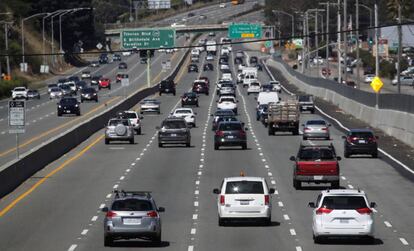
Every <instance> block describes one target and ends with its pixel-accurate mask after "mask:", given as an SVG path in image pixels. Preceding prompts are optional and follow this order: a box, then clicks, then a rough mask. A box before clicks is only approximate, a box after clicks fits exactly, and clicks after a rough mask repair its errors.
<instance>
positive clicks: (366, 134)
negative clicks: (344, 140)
mask: <svg viewBox="0 0 414 251" xmlns="http://www.w3.org/2000/svg"><path fill="white" fill-rule="evenodd" d="M349 135H350V136H352V137H358V138H371V137H373V136H374V135H373V134H372V132H350V133H349Z"/></svg>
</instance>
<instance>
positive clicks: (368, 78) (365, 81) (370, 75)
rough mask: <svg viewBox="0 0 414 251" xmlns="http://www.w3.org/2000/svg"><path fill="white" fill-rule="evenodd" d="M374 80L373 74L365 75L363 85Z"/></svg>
mask: <svg viewBox="0 0 414 251" xmlns="http://www.w3.org/2000/svg"><path fill="white" fill-rule="evenodd" d="M374 78H375V74H367V75H365V77H364V83H366V84H370V83H371V82H372V80H374Z"/></svg>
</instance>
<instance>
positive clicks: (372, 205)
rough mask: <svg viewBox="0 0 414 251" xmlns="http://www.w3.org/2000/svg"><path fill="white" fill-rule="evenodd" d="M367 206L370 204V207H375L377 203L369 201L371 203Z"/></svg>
mask: <svg viewBox="0 0 414 251" xmlns="http://www.w3.org/2000/svg"><path fill="white" fill-rule="evenodd" d="M369 206H370V207H371V208H375V207H377V203H375V202H371V203H370V204H369Z"/></svg>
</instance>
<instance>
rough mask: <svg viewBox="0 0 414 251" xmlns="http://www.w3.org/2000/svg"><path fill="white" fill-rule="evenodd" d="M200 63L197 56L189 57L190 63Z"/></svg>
mask: <svg viewBox="0 0 414 251" xmlns="http://www.w3.org/2000/svg"><path fill="white" fill-rule="evenodd" d="M199 61H200V56H199V55H191V63H198V62H199Z"/></svg>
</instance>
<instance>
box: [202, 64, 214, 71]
mask: <svg viewBox="0 0 414 251" xmlns="http://www.w3.org/2000/svg"><path fill="white" fill-rule="evenodd" d="M203 70H204V71H214V66H213V64H211V63H206V64H204V66H203Z"/></svg>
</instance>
